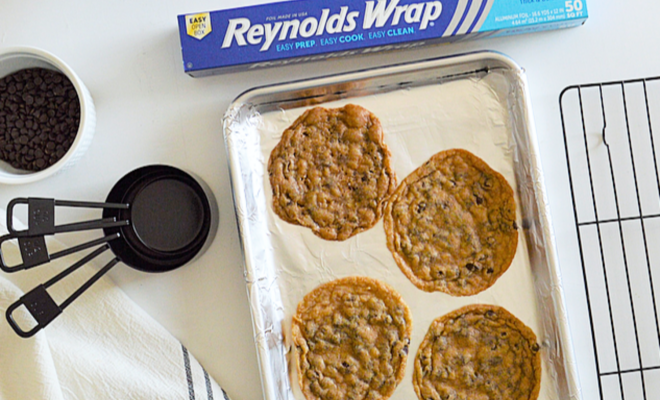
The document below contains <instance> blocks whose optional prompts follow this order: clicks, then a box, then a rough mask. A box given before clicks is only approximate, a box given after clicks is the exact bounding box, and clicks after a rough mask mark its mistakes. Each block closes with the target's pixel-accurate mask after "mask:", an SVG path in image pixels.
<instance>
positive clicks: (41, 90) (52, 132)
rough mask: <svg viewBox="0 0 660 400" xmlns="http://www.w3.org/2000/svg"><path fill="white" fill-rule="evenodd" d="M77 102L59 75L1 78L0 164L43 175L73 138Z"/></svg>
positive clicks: (41, 71)
mask: <svg viewBox="0 0 660 400" xmlns="http://www.w3.org/2000/svg"><path fill="white" fill-rule="evenodd" d="M79 123H80V102H79V101H78V93H77V92H76V89H75V88H74V87H73V84H72V83H71V81H69V79H68V78H67V77H66V76H65V75H64V74H62V73H60V72H57V71H52V70H49V69H45V68H30V69H23V70H20V71H17V72H15V73H13V74H10V75H7V76H5V77H4V78H2V79H0V160H4V161H6V162H8V163H9V164H11V165H12V166H13V167H14V168H17V169H22V170H27V171H41V170H43V169H45V168H48V167H49V166H51V165H53V164H55V163H56V162H57V161H59V160H60V159H61V158H62V156H64V154H65V153H66V152H67V151H68V150H69V148H70V147H71V144H72V143H73V141H74V139H75V138H76V134H77V132H78V126H79Z"/></svg>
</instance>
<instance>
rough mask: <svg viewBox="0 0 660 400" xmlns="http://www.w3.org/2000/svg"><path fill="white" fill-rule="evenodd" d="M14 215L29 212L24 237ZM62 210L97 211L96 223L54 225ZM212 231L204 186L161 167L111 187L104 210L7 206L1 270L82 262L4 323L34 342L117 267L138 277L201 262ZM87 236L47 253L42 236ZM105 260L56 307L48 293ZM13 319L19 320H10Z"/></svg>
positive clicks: (26, 203) (45, 202)
mask: <svg viewBox="0 0 660 400" xmlns="http://www.w3.org/2000/svg"><path fill="white" fill-rule="evenodd" d="M17 207H27V229H22V230H18V229H16V227H15V226H14V223H13V219H14V215H15V213H16V209H17ZM60 207H74V208H84V209H89V208H91V209H97V210H99V211H101V213H102V215H101V218H99V219H95V220H87V221H82V222H74V223H67V224H62V225H56V223H55V214H56V210H57V209H58V208H60ZM217 226H218V211H217V204H216V202H215V198H214V196H213V194H212V192H211V190H210V189H209V188H208V187H207V186H206V184H205V183H204V182H203V181H202V180H200V179H198V178H196V177H193V176H192V175H190V174H188V173H186V172H184V171H182V170H180V169H177V168H174V167H171V166H165V165H150V166H146V167H141V168H139V169H136V170H134V171H132V172H130V173H128V174H127V175H125V176H124V177H122V178H121V179H120V180H119V181H118V182H117V183H116V184H115V185H114V186H113V187H112V189H111V190H110V192H109V194H108V195H107V198H106V199H105V202H83V201H68V200H55V199H44V198H17V199H14V200H12V201H11V202H10V203H9V204H8V206H7V230H8V231H9V233H8V234H7V235H5V236H2V237H0V269H2V270H3V271H4V272H7V273H16V272H19V271H22V270H26V269H31V268H35V267H38V266H40V265H44V264H48V263H49V262H50V261H52V260H55V259H58V258H61V257H64V256H68V255H71V254H73V253H78V252H87V254H86V255H85V256H84V257H82V258H80V259H79V260H78V261H76V262H74V263H72V264H71V265H69V266H68V267H67V268H65V269H64V270H62V271H61V272H59V273H58V274H56V275H55V276H53V277H52V278H51V279H50V280H48V281H47V282H44V283H42V284H40V285H38V286H37V287H35V288H34V289H32V290H31V291H29V292H27V293H26V294H25V295H23V296H22V297H21V298H20V299H18V300H17V301H16V302H15V303H13V304H12V305H10V306H9V307H8V308H7V311H6V318H7V322H8V323H9V325H10V326H11V327H12V329H13V330H14V331H15V332H16V333H17V334H18V335H19V336H21V337H30V336H33V335H34V334H35V333H37V332H38V331H39V330H41V329H42V328H44V327H45V326H46V325H48V324H49V323H50V322H51V321H53V320H54V319H55V318H56V317H57V316H58V315H60V314H61V313H62V311H63V310H64V309H65V308H66V307H67V306H69V305H70V304H71V303H72V302H73V301H74V300H75V299H77V298H78V297H79V296H80V295H81V294H82V293H83V292H84V291H85V290H87V289H88V288H89V287H90V286H92V285H93V284H94V283H95V282H96V281H97V280H98V279H100V278H101V277H102V276H103V275H104V274H105V273H106V272H108V271H109V270H110V269H111V268H112V267H114V266H115V265H117V264H118V263H123V264H126V265H128V266H129V267H131V268H134V269H136V270H140V271H144V272H165V271H170V270H173V269H175V268H178V267H180V266H183V265H184V264H186V263H188V262H190V261H191V260H193V259H194V258H196V257H197V256H199V255H201V254H202V253H203V252H204V251H205V250H206V248H207V247H208V246H209V245H210V243H211V241H212V240H213V237H214V236H215V232H216V230H217ZM86 230H96V231H98V232H99V233H100V235H99V236H100V237H98V238H96V239H93V240H90V241H88V242H84V243H81V244H78V245H75V246H73V247H69V248H65V249H64V250H60V251H57V252H54V253H50V252H49V250H48V246H47V243H46V237H47V236H53V235H57V234H61V233H66V232H75V231H86ZM16 242H17V244H18V247H19V253H20V258H21V260H20V261H17V260H12V261H13V263H10V261H9V260H7V258H8V257H7V255H8V253H7V250H8V249H9V243H16ZM106 252H109V253H110V254H111V255H112V259H111V260H110V261H109V262H107V263H106V264H105V265H104V266H103V267H102V268H101V269H99V270H98V271H97V272H96V273H95V274H94V275H93V276H92V277H91V278H89V279H88V280H87V281H86V282H85V283H84V284H83V285H82V286H80V287H79V288H78V289H77V290H75V291H74V292H73V293H72V294H71V295H70V296H69V297H68V298H67V299H65V300H64V301H62V302H61V303H60V304H57V303H56V302H55V300H54V299H53V298H52V297H51V295H50V294H49V293H48V290H47V289H48V288H49V287H51V286H52V285H54V284H55V283H57V282H59V281H60V280H62V279H64V278H66V277H67V276H68V275H70V274H71V273H73V272H74V271H76V270H77V269H79V268H80V267H82V266H83V265H85V264H87V263H89V262H90V261H92V260H94V259H95V258H97V257H99V256H100V255H101V254H103V253H106ZM23 308H25V309H26V310H27V312H28V313H26V312H25V310H22V309H23ZM19 310H22V311H19ZM19 312H20V313H21V317H22V318H17V317H16V315H17V313H19Z"/></svg>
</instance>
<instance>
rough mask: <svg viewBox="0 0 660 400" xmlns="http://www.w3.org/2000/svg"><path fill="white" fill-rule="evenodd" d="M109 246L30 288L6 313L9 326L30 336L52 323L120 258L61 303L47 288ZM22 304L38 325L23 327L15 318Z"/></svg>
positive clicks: (115, 259)
mask: <svg viewBox="0 0 660 400" xmlns="http://www.w3.org/2000/svg"><path fill="white" fill-rule="evenodd" d="M109 248H110V247H109V246H108V244H107V243H106V244H104V245H103V246H101V247H99V248H98V249H96V250H94V251H93V252H91V253H90V254H88V255H87V256H85V257H83V258H82V259H81V260H80V261H78V262H76V263H75V264H73V265H71V266H70V267H68V268H67V269H65V270H64V271H62V272H60V273H59V274H57V275H56V276H54V277H53V278H51V279H50V280H49V281H48V282H46V283H44V284H41V285H39V286H37V287H35V288H34V289H32V290H30V291H29V292H28V293H26V294H25V295H23V297H21V298H20V299H18V301H16V302H15V303H13V304H12V305H10V306H9V307H8V308H7V311H6V313H5V316H6V317H7V322H8V323H9V326H11V328H12V329H13V330H14V331H15V332H16V334H18V336H20V337H23V338H28V337H30V336H33V335H34V334H35V333H37V332H38V331H39V330H41V329H43V328H44V327H45V326H46V325H48V324H50V323H51V322H52V321H53V320H54V319H55V318H56V317H57V316H58V315H60V314H61V313H62V311H63V310H64V309H65V308H66V307H67V306H68V305H69V304H71V303H72V302H73V301H74V300H76V299H77V298H78V297H79V296H80V295H81V294H83V292H85V290H87V289H89V287H90V286H92V285H93V284H94V283H95V282H96V281H98V280H99V279H100V278H101V277H102V276H103V275H104V274H105V273H106V272H108V271H109V270H110V268H112V267H114V266H115V265H116V264H117V263H118V262H119V259H118V258H117V257H115V258H113V259H112V260H110V262H108V263H107V264H106V265H105V266H104V267H103V268H101V269H100V270H99V271H98V272H96V273H95V274H94V275H93V276H92V277H91V278H89V280H87V282H85V283H84V284H83V285H82V286H80V287H79V288H78V289H77V290H76V291H75V292H74V293H73V294H72V295H71V296H69V297H68V298H67V299H66V300H64V301H63V302H62V303H61V304H59V305H58V304H57V303H55V301H54V300H53V298H52V297H51V296H50V294H48V291H47V290H46V289H48V287H50V286H51V285H53V284H55V283H56V282H58V281H60V280H61V279H63V278H64V277H66V276H67V275H69V274H71V273H72V272H73V271H75V270H77V269H78V268H80V267H82V266H83V265H85V264H87V263H88V262H90V261H91V260H92V259H94V258H96V257H97V256H98V255H100V254H101V253H103V252H104V251H106V250H108V249H109ZM20 306H25V308H27V310H28V311H29V312H30V315H32V318H33V319H34V320H35V321H36V322H37V325H36V326H34V327H33V328H32V329H30V330H28V331H26V330H24V329H22V328H21V327H20V326H19V325H18V323H17V322H16V320H15V319H14V311H16V309H18V308H19V307H20Z"/></svg>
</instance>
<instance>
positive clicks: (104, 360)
mask: <svg viewBox="0 0 660 400" xmlns="http://www.w3.org/2000/svg"><path fill="white" fill-rule="evenodd" d="M0 215H5V213H4V211H2V210H0ZM16 224H17V223H16ZM16 226H19V225H16ZM5 233H6V227H5V226H4V225H3V222H2V221H0V236H1V235H3V234H5ZM49 240H50V241H49V242H48V246H49V250H51V252H54V251H57V250H58V247H59V248H60V249H61V245H60V244H58V243H57V242H56V241H55V240H54V239H52V238H50V239H49ZM2 252H3V254H4V255H5V256H6V259H12V258H13V259H17V258H16V257H18V256H17V254H18V249H17V246H16V245H15V244H14V243H13V241H10V242H6V243H5V244H4V245H3V246H2ZM12 253H13V254H12ZM18 260H20V258H18ZM60 262H61V259H59V260H55V261H53V262H51V263H50V264H49V265H44V266H40V267H39V268H34V269H31V270H26V271H21V272H18V273H13V274H5V273H2V272H0V311H1V312H2V318H1V319H0V400H40V399H47V400H64V399H75V400H95V399H121V400H124V399H127V400H128V399H136V400H138V399H139V400H142V399H149V400H151V399H177V400H178V399H182V400H193V399H194V400H227V399H228V397H227V394H226V393H225V392H224V390H222V388H220V386H218V384H217V383H216V382H215V381H214V380H213V379H212V378H211V377H210V376H209V375H208V373H207V372H206V371H205V370H204V368H203V367H202V366H201V365H200V364H199V363H198V362H197V361H196V360H195V358H194V357H193V356H192V355H191V354H190V353H189V352H188V350H187V349H186V348H185V347H184V346H183V345H182V344H181V343H180V342H179V341H178V340H177V339H175V338H174V337H173V336H172V335H170V334H169V332H167V331H166V330H165V329H164V328H163V327H162V326H161V325H160V324H158V323H157V322H156V321H155V320H154V319H152V318H151V317H150V316H149V315H148V314H147V313H146V312H144V311H143V310H142V309H141V308H139V307H138V306H137V305H136V304H135V303H133V302H132V301H131V300H130V299H129V298H128V296H126V295H125V294H124V292H122V291H121V290H120V289H119V288H118V287H117V286H115V284H114V283H113V282H112V281H111V280H110V279H109V278H106V277H103V278H101V279H100V280H99V281H98V282H97V283H96V284H94V285H93V286H92V287H91V288H90V289H88V290H87V291H86V292H85V294H83V295H82V296H81V297H80V298H78V299H77V300H76V301H75V303H73V304H72V305H71V306H70V307H68V308H67V309H66V311H65V312H64V313H62V315H60V316H59V317H58V318H56V319H55V320H54V321H53V322H52V323H51V324H50V325H48V327H46V328H45V329H44V330H42V331H40V332H39V333H37V334H36V335H35V336H33V337H32V338H29V339H23V338H20V337H19V336H18V335H17V334H16V333H14V331H13V330H12V329H11V327H10V326H9V324H8V323H7V321H6V319H5V317H4V315H5V311H6V310H7V308H8V307H9V305H11V304H12V303H14V302H15V301H16V300H18V299H19V298H20V297H21V296H22V295H23V294H24V293H26V292H27V291H29V290H31V289H32V288H33V287H35V286H36V285H37V284H39V283H43V282H45V281H47V280H48V279H49V278H50V277H52V276H54V275H55V274H56V271H61V270H62V269H63V265H62V264H61V263H60ZM64 262H66V261H64ZM69 262H70V261H69ZM8 264H10V265H14V264H16V263H9V262H8ZM58 264H59V265H58ZM96 270H97V269H96V268H94V267H92V266H89V265H87V266H84V267H82V268H81V270H79V271H76V272H74V273H73V274H72V275H70V276H69V277H67V278H65V279H64V280H62V281H60V282H59V283H57V284H55V285H54V286H52V287H51V288H50V289H49V290H48V292H49V293H50V295H51V296H52V297H53V298H54V299H55V301H56V302H58V303H60V302H61V301H63V299H65V298H66V297H68V296H69V295H70V294H71V293H73V291H74V290H75V289H76V288H77V287H79V286H80V285H81V284H82V283H83V282H84V281H85V280H86V279H87V278H88V277H90V276H91V275H92V274H93V273H94V272H95V271H96Z"/></svg>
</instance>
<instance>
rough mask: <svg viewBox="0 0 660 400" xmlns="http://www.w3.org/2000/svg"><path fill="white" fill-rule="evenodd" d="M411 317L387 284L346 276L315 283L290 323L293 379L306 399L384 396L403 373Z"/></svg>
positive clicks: (371, 398)
mask: <svg viewBox="0 0 660 400" xmlns="http://www.w3.org/2000/svg"><path fill="white" fill-rule="evenodd" d="M411 331H412V321H411V318H410V311H409V310H408V306H407V305H406V304H405V303H404V302H403V299H402V298H401V296H400V295H399V294H398V293H397V292H396V291H395V290H394V289H393V288H391V287H390V286H388V285H386V284H384V283H382V282H379V281H377V280H375V279H372V278H366V277H348V278H343V279H338V280H335V281H332V282H329V283H326V284H324V285H321V286H319V287H317V288H316V289H314V290H313V291H312V292H310V293H309V294H307V295H306V296H305V297H304V299H303V300H302V301H301V302H300V304H298V308H297V310H296V313H295V315H294V316H293V323H292V329H291V333H292V338H293V342H294V345H295V348H296V356H297V371H298V381H299V383H300V387H301V389H302V392H303V393H304V395H305V397H306V398H307V400H357V399H370V400H378V399H386V398H388V397H389V396H390V395H391V394H392V392H393V391H394V389H395V388H396V386H397V385H398V384H399V382H400V381H401V379H402V378H403V375H404V371H405V366H406V360H407V357H408V346H409V345H410V333H411Z"/></svg>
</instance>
